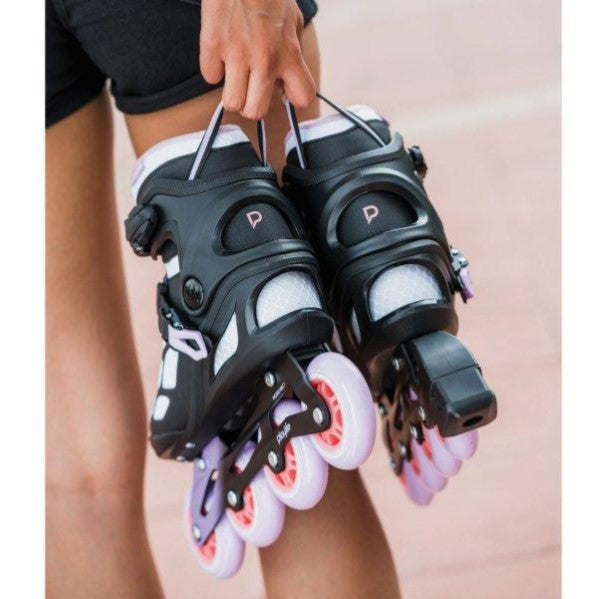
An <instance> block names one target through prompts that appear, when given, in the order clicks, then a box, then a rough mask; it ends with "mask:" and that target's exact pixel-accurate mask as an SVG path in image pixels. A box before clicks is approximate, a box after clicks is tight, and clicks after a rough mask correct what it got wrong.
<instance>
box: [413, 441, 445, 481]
mask: <svg viewBox="0 0 599 599" xmlns="http://www.w3.org/2000/svg"><path fill="white" fill-rule="evenodd" d="M410 448H411V450H412V456H413V457H412V462H413V463H414V462H415V464H414V465H415V466H416V464H417V468H418V471H419V472H420V476H421V477H422V480H423V482H424V484H425V485H426V486H427V487H428V488H429V489H430V490H431V491H435V492H436V491H440V490H441V489H443V488H445V485H446V484H447V479H446V478H445V477H444V476H443V474H441V473H440V472H439V471H438V470H437V469H436V468H435V465H434V463H433V461H432V455H431V454H430V452H429V451H427V450H428V448H427V447H426V446H424V444H423V445H419V444H418V442H417V441H416V439H412V442H411V443H410Z"/></svg>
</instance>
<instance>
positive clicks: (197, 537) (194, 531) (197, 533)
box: [191, 524, 202, 541]
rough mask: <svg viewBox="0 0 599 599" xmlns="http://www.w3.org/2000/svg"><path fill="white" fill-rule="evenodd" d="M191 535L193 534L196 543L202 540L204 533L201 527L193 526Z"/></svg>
mask: <svg viewBox="0 0 599 599" xmlns="http://www.w3.org/2000/svg"><path fill="white" fill-rule="evenodd" d="M191 534H193V538H194V539H195V540H196V541H199V540H200V539H201V538H202V531H201V530H200V527H199V526H198V525H197V524H194V525H193V528H192V529H191Z"/></svg>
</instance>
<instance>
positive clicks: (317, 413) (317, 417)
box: [312, 408, 324, 424]
mask: <svg viewBox="0 0 599 599" xmlns="http://www.w3.org/2000/svg"><path fill="white" fill-rule="evenodd" d="M312 418H314V422H316V424H322V423H323V421H324V414H323V413H322V410H321V409H320V408H314V410H313V411H312Z"/></svg>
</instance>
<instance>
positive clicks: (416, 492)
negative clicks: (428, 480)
mask: <svg viewBox="0 0 599 599" xmlns="http://www.w3.org/2000/svg"><path fill="white" fill-rule="evenodd" d="M399 478H400V480H401V482H402V483H403V485H404V487H405V488H406V491H407V492H408V495H409V497H410V499H411V500H412V501H414V502H415V503H417V504H418V505H427V504H429V503H430V502H431V500H432V498H433V496H434V493H433V491H431V490H430V489H429V488H428V487H427V486H426V485H425V484H424V481H423V480H422V478H421V476H420V474H418V473H417V472H416V470H415V468H414V466H413V465H412V464H411V463H410V462H408V461H407V460H405V461H404V464H403V472H402V473H401V475H400V477H399Z"/></svg>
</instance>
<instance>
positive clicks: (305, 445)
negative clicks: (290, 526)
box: [264, 400, 329, 510]
mask: <svg viewBox="0 0 599 599" xmlns="http://www.w3.org/2000/svg"><path fill="white" fill-rule="evenodd" d="M300 410H301V406H300V404H299V402H297V401H293V400H283V401H281V402H279V403H278V404H277V406H276V407H275V410H274V420H275V423H276V424H277V425H278V424H280V423H281V422H282V421H283V420H284V419H285V418H287V417H288V416H291V415H292V414H295V413H296V412H299V411H300ZM264 471H265V472H266V478H267V480H268V482H269V484H270V487H271V489H272V490H273V492H274V494H275V495H276V496H277V497H278V498H279V499H280V500H281V501H282V502H283V503H284V504H286V505H288V506H289V507H292V508H295V509H296V510H307V509H310V508H311V507H314V506H315V505H316V504H317V503H318V502H319V501H320V500H321V499H322V496H323V495H324V491H325V489H326V486H327V480H328V476H329V469H328V466H327V464H326V462H325V461H324V460H323V459H322V458H321V457H320V456H319V455H318V453H317V452H316V449H315V448H314V445H313V444H312V442H311V441H310V439H308V438H307V437H295V438H293V439H292V440H291V441H289V443H287V445H286V446H285V469H284V470H283V471H282V472H279V473H276V474H275V473H274V472H273V471H272V470H271V469H270V468H269V467H268V466H265V467H264Z"/></svg>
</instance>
